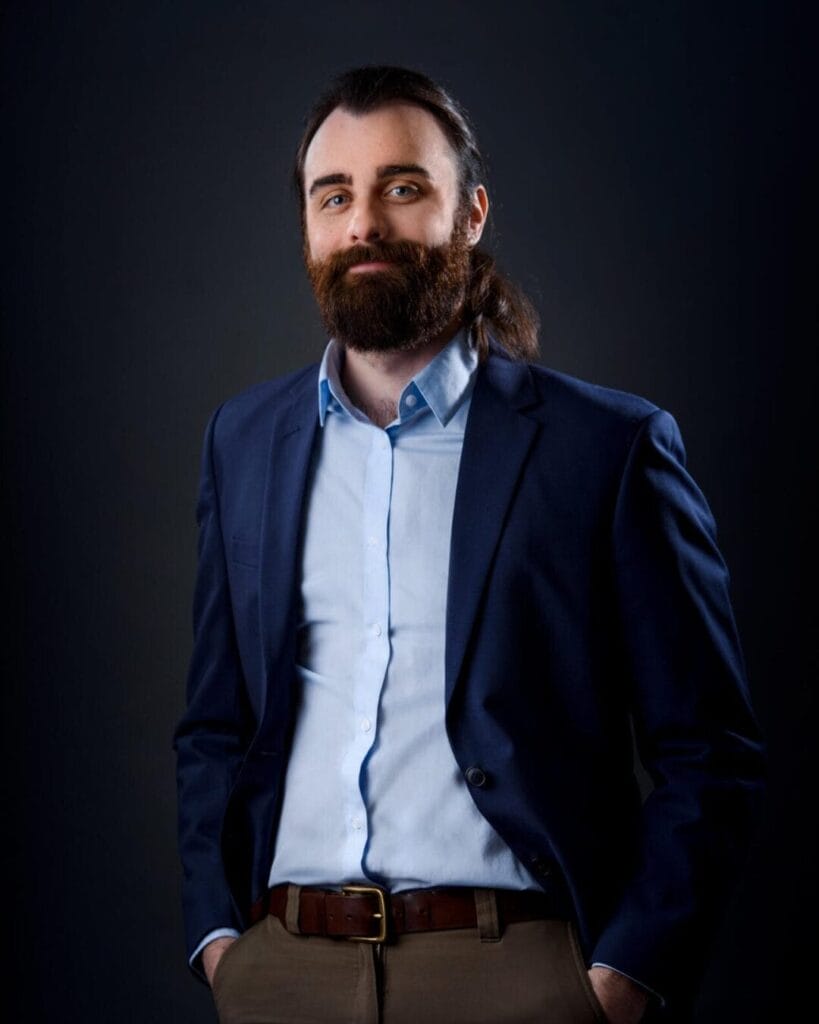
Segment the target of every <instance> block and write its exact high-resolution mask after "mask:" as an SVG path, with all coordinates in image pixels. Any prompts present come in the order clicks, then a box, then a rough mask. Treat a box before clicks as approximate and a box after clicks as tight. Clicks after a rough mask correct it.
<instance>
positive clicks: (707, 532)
mask: <svg viewBox="0 0 819 1024" xmlns="http://www.w3.org/2000/svg"><path fill="white" fill-rule="evenodd" d="M295 180H296V186H297V190H298V195H299V201H300V204H301V214H302V226H303V234H304V256H305V261H306V265H307V270H308V273H309V276H310V280H311V282H312V284H313V287H314V290H315V293H316V297H317V300H318V303H319V307H320V309H321V313H322V317H323V320H324V323H325V326H326V329H327V332H328V335H329V338H330V340H329V341H328V343H327V345H326V348H325V349H324V353H323V356H322V358H321V360H320V362H316V363H313V364H311V365H310V366H307V367H306V368H304V369H302V370H299V371H298V372H296V373H292V374H289V375H287V376H284V377H280V378H278V379H276V380H273V381H270V382H267V383H263V384H260V385H258V386H256V387H254V388H252V389H250V390H249V391H247V392H245V393H244V394H242V395H239V396H238V397H235V398H232V399H230V400H229V401H227V402H225V403H224V404H223V405H222V406H220V408H219V409H217V410H216V412H215V413H214V414H213V416H212V418H211V420H210V423H209V424H208V427H207V431H206V436H205V445H204V454H203V460H202V476H201V485H200V494H199V502H198V507H197V519H198V523H199V528H200V540H199V571H198V577H197V584H196V593H195V600H194V650H193V655H192V659H191V665H190V672H189V678H188V704H187V709H186V711H185V714H184V716H183V718H182V720H181V721H180V723H179V725H178V727H177V730H176V734H175V747H176V750H177V753H178V778H179V806H180V849H181V857H182V862H183V866H184V874H185V889H184V900H185V911H186V921H187V929H188V941H189V958H190V961H189V962H190V964H191V966H192V967H193V969H194V970H195V971H197V972H198V973H199V975H200V976H202V977H204V978H206V980H207V981H208V982H209V983H211V985H212V988H213V993H214V998H215V1002H216V1007H217V1011H218V1014H219V1019H220V1021H222V1022H223V1024H232V1022H239V1021H244V1022H250V1021H253V1022H256V1024H259V1022H272V1021H277V1022H290V1021H292V1022H295V1021H299V1022H305V1021H321V1022H328V1021H329V1022H335V1021H337V1022H341V1021H345V1022H350V1021H353V1022H356V1024H364V1022H367V1024H369V1022H378V1021H383V1022H385V1024H409V1022H417V1021H424V1022H427V1024H438V1022H440V1024H459V1022H464V1024H481V1022H492V1024H498V1022H504V1021H508V1022H521V1024H522V1022H529V1021H531V1022H539V1024H584V1022H592V1021H610V1022H612V1024H635V1022H637V1021H638V1020H645V1021H648V1020H664V1021H672V1020H675V1021H681V1020H685V1019H686V1018H687V1014H688V1013H689V1012H690V1007H691V1005H692V1001H693V997H694V995H695V994H696V990H697V984H698V981H699V979H700V977H701V974H702V972H703V969H704V967H705V965H706V963H707V956H708V945H709V941H710V939H711V937H712V936H713V934H714V932H715V929H716V927H717V925H718V923H719V920H720V914H721V912H722V910H723V908H724V906H725V904H726V901H727V898H728V895H729V892H730V885H731V883H732V880H733V879H734V877H735V875H736V872H737V870H738V867H739V865H740V864H741V862H742V859H743V856H744V853H745V850H746V848H747V845H748V839H749V835H750V833H751V831H752V828H753V826H754V821H755V816H756V814H757V807H758V802H759V795H760V792H761V789H762V776H763V745H762V741H761V738H760V735H759V730H758V727H757V723H756V721H755V718H754V716H753V712H752V710H751V708H750V704H749V700H748V692H747V685H746V681H745V678H744V670H743V666H742V655H741V651H740V646H739V641H738V639H737V635H736V630H735V627H734V622H733V616H732V613H731V607H730V603H729V597H728V574H727V571H726V568H725V565H724V563H723V561H722V559H721V557H720V554H719V551H718V549H717V547H716V543H715V527H714V522H713V518H712V516H711V513H710V511H709V509H708V506H707V504H706V501H705V499H704V497H703V495H702V494H701V492H700V490H699V489H698V488H697V486H696V484H695V483H694V481H693V480H692V479H691V477H690V475H689V474H688V473H687V471H686V469H685V467H684V459H685V454H684V449H683V446H682V441H681V438H680V434H679V431H678V429H677V426H676V423H675V422H674V420H673V419H672V417H671V416H670V415H669V414H668V413H666V412H664V411H663V410H660V409H658V408H657V407H656V406H654V405H652V404H651V403H650V402H648V401H646V400H644V399H642V398H638V397H636V396H633V395H628V394H624V393H621V392H615V391H611V390H607V389H604V388H601V387H597V386H593V385H591V384H588V383H584V382H581V381H578V380H576V379H573V378H570V377H567V376H565V375H562V374H558V373H556V372H553V371H550V370H547V369H545V368H543V367H541V366H539V365H538V364H537V363H535V362H534V361H533V360H534V358H535V357H536V355H537V352H538V348H537V318H536V315H535V313H534V311H533V309H532V307H531V305H530V304H529V303H528V301H527V300H526V299H525V297H524V296H523V295H522V293H521V292H520V291H519V290H518V289H516V288H515V287H514V286H512V285H511V284H510V283H509V282H508V281H506V280H504V279H503V278H502V277H501V276H500V275H499V274H498V273H497V271H496V270H495V268H494V264H493V261H492V260H491V258H490V257H489V256H488V254H487V253H485V252H484V251H482V250H480V249H479V248H478V243H479V240H480V238H481V234H482V231H483V229H484V226H485V223H486V218H487V213H488V207H489V201H488V195H487V190H486V185H485V175H484V169H483V166H482V162H481V156H480V152H479V149H478V146H477V143H476V140H475V136H474V133H473V130H472V128H471V127H470V125H469V122H468V121H467V119H466V116H465V114H464V112H463V110H462V109H461V108H460V107H459V106H458V104H457V103H456V102H455V101H454V100H453V99H452V98H451V97H450V96H449V95H448V94H447V93H446V92H445V91H444V90H443V89H442V88H441V87H440V86H438V85H437V84H435V83H434V82H432V81H431V80H429V79H428V78H426V77H425V76H423V75H420V74H418V73H416V72H413V71H408V70H406V69H400V68H384V67H381V68H362V69H356V70H353V71H350V72H348V73H346V74H344V75H343V76H341V78H340V79H338V80H337V81H336V82H335V83H334V85H333V86H332V88H331V89H330V90H329V92H328V93H327V94H326V95H325V96H324V97H322V99H321V100H320V101H319V102H318V104H317V105H316V107H315V108H314V110H313V112H312V114H311V116H310V118H309V121H308V124H307V128H306V131H305V134H304V137H303V139H302V141H301V144H300V146H299V149H298V154H297V160H296V171H295ZM634 741H636V746H635V742H634ZM635 749H636V751H637V754H638V755H639V758H640V759H641V760H642V762H643V764H644V766H645V769H646V771H647V773H648V775H649V776H650V778H651V780H652V783H653V789H652V790H651V791H650V792H649V793H648V795H645V794H643V795H642V796H641V792H640V787H639V785H638V781H637V778H636V777H635V771H634V751H635Z"/></svg>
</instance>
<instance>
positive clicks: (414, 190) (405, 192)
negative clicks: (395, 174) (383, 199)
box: [387, 185, 421, 199]
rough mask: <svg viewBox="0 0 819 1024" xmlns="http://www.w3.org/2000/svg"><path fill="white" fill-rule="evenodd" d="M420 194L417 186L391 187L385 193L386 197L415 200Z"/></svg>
mask: <svg viewBox="0 0 819 1024" xmlns="http://www.w3.org/2000/svg"><path fill="white" fill-rule="evenodd" d="M420 194H421V190H420V189H419V188H418V186H417V185H393V186H392V188H390V189H389V190H388V192H387V195H388V196H394V197H395V198H396V199H415V198H416V197H417V196H419V195H420Z"/></svg>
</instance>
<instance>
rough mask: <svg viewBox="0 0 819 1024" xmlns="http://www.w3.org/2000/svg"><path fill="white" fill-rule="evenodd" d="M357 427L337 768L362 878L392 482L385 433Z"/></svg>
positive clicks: (386, 637) (384, 631) (381, 669)
mask: <svg viewBox="0 0 819 1024" xmlns="http://www.w3.org/2000/svg"><path fill="white" fill-rule="evenodd" d="M361 427H362V430H363V431H366V434H367V435H369V448H368V451H367V461H366V469H365V475H364V495H363V503H362V517H361V531H362V532H361V559H362V567H363V601H362V622H361V629H362V643H361V645H360V656H359V660H358V665H357V670H356V672H355V675H354V684H353V702H352V713H353V720H352V722H351V723H349V725H350V733H349V735H350V736H351V742H350V746H349V749H348V752H347V756H346V757H345V759H344V764H343V766H342V771H343V775H344V779H345V793H346V795H347V806H346V807H345V825H346V830H347V841H348V850H349V857H348V858H345V861H346V862H347V863H349V864H350V865H351V868H352V867H353V866H354V868H355V873H356V874H357V875H363V874H364V867H363V859H364V852H365V848H366V845H367V839H368V836H369V820H368V813H367V803H366V793H365V791H364V771H363V767H364V763H365V761H366V759H367V755H368V754H369V752H370V750H371V749H372V747H373V744H374V743H375V740H376V736H377V730H378V705H379V701H380V698H381V691H382V688H383V685H384V680H385V678H386V674H387V668H388V665H389V660H390V606H389V600H390V587H389V552H388V526H389V514H390V500H391V494H392V482H393V444H392V436H391V434H390V432H389V431H388V430H382V429H381V428H379V427H374V426H373V425H371V424H362V425H361Z"/></svg>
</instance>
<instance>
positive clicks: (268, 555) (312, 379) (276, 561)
mask: <svg viewBox="0 0 819 1024" xmlns="http://www.w3.org/2000/svg"><path fill="white" fill-rule="evenodd" d="M318 371H319V364H318V363H317V364H316V365H315V367H314V368H312V372H310V373H308V374H306V375H305V376H304V377H303V378H301V379H300V380H299V381H298V382H297V383H296V384H295V385H294V386H293V388H292V390H291V392H290V404H289V407H288V410H287V412H286V413H285V414H284V415H282V416H281V419H280V421H279V423H278V424H277V426H276V427H275V429H274V430H273V434H272V437H271V441H270V452H269V455H268V460H267V482H266V485H265V496H264V511H263V515H262V537H261V555H260V560H259V561H260V566H259V568H260V573H259V577H260V578H259V616H260V622H259V635H260V637H261V642H262V666H263V670H264V678H265V686H264V703H265V704H266V703H267V697H268V695H269V692H270V688H271V685H272V683H273V681H274V680H275V679H277V678H282V679H283V680H285V681H286V683H287V684H289V682H290V678H289V675H288V674H287V670H288V668H289V665H283V664H282V656H283V655H286V654H287V653H288V652H291V651H293V650H294V647H293V642H294V640H295V618H294V612H295V598H296V594H297V592H298V580H297V578H296V573H297V570H298V566H297V564H296V561H297V556H298V545H299V539H300V538H299V530H300V526H301V520H302V515H301V511H302V507H303V504H304V499H305V497H306V488H307V479H308V471H309V468H310V461H311V455H312V451H313V444H314V441H315V439H316V433H317V431H318V430H319V429H320V425H319V418H318V399H317V389H318ZM282 670H284V671H282Z"/></svg>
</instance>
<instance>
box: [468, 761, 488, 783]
mask: <svg viewBox="0 0 819 1024" xmlns="http://www.w3.org/2000/svg"><path fill="white" fill-rule="evenodd" d="M466 781H467V782H468V783H469V785H470V786H475V788H476V789H481V788H482V787H483V786H485V785H486V781H487V780H486V772H485V771H484V770H483V768H479V767H478V766H477V765H473V766H472V767H471V768H467V769H466Z"/></svg>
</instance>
